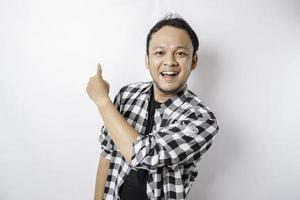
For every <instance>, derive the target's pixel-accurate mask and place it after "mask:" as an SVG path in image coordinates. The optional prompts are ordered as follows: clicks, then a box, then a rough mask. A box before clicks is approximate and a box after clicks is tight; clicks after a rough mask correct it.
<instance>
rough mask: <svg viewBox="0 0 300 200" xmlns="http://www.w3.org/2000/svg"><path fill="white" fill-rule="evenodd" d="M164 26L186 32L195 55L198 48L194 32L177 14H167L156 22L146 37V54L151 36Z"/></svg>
mask: <svg viewBox="0 0 300 200" xmlns="http://www.w3.org/2000/svg"><path fill="white" fill-rule="evenodd" d="M164 26H172V27H175V28H179V29H182V30H184V31H186V32H187V34H188V35H189V36H190V38H191V40H192V45H193V56H194V55H195V54H196V52H197V50H198V48H199V41H198V37H197V35H196V33H195V31H194V30H193V29H192V28H191V26H190V25H189V24H188V23H187V22H186V21H185V20H184V19H183V18H182V17H180V16H179V15H178V14H172V13H170V14H167V15H166V16H165V17H164V18H163V19H161V20H160V21H159V22H157V23H156V24H155V25H154V26H153V27H152V28H151V29H150V31H149V33H148V35H147V43H146V52H147V55H149V44H150V40H151V38H152V34H153V33H155V32H157V31H159V30H160V29H161V28H162V27H164Z"/></svg>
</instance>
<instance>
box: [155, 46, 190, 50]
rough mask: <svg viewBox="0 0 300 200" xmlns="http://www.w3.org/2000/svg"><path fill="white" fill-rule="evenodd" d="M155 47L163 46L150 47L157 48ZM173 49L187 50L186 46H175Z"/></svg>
mask: <svg viewBox="0 0 300 200" xmlns="http://www.w3.org/2000/svg"><path fill="white" fill-rule="evenodd" d="M157 48H165V47H164V46H154V47H153V48H152V49H157ZM175 49H186V50H189V48H187V47H186V46H177V47H175Z"/></svg>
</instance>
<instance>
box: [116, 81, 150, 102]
mask: <svg viewBox="0 0 300 200" xmlns="http://www.w3.org/2000/svg"><path fill="white" fill-rule="evenodd" d="M151 84H152V82H151V81H148V82H135V83H130V84H127V85H125V86H123V87H122V88H121V89H120V90H119V95H120V97H121V98H129V97H131V96H133V95H134V96H136V95H139V94H141V93H143V92H145V91H146V90H148V89H149V87H150V86H151Z"/></svg>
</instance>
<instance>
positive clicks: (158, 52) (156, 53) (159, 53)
mask: <svg viewBox="0 0 300 200" xmlns="http://www.w3.org/2000/svg"><path fill="white" fill-rule="evenodd" d="M154 55H157V56H162V55H164V52H163V51H156V52H154Z"/></svg>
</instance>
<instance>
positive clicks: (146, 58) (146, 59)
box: [145, 53, 149, 69]
mask: <svg viewBox="0 0 300 200" xmlns="http://www.w3.org/2000/svg"><path fill="white" fill-rule="evenodd" d="M145 66H146V68H147V69H149V56H148V54H147V53H146V54H145Z"/></svg>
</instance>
